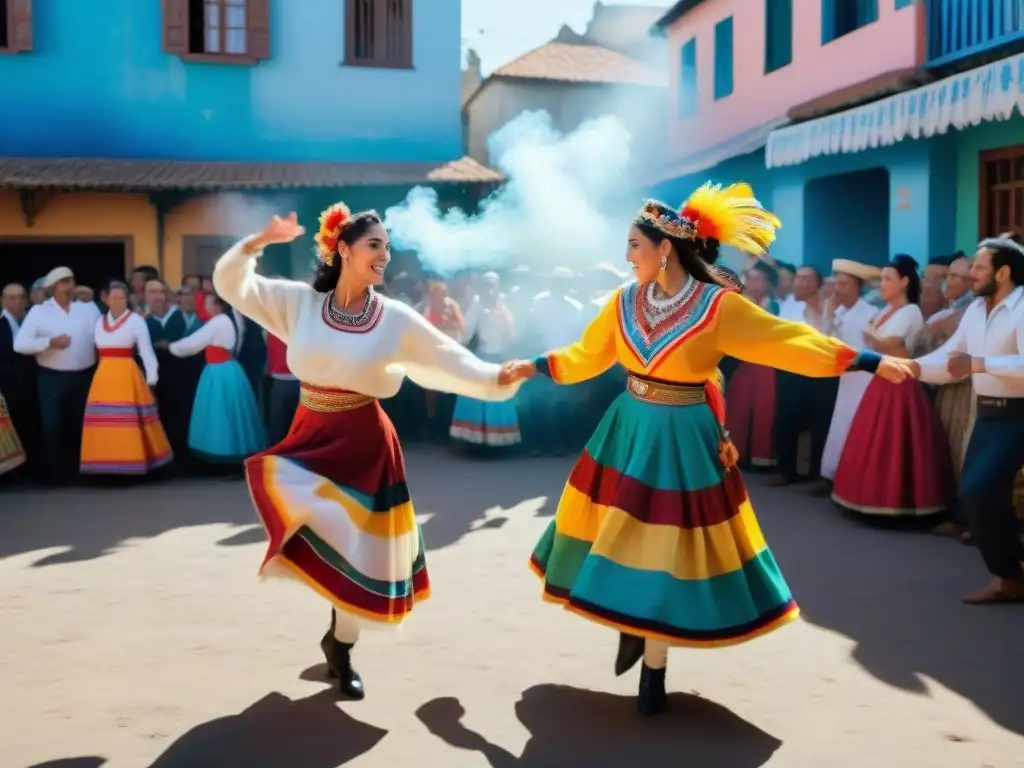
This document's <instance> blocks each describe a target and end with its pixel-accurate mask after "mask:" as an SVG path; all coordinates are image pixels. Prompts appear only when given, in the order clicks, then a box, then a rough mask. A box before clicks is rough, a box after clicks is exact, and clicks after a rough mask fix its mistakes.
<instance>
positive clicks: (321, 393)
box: [299, 385, 377, 413]
mask: <svg viewBox="0 0 1024 768" xmlns="http://www.w3.org/2000/svg"><path fill="white" fill-rule="evenodd" d="M376 399H377V398H375V397H370V396H369V395H361V394H359V393H358V392H346V391H344V390H340V389H339V390H330V389H322V388H321V387H307V386H305V385H303V386H301V387H300V389H299V402H300V403H302V405H304V406H305V407H306V408H307V409H308V410H310V411H317V412H318V413H340V412H342V411H351V410H353V409H355V408H362V407H363V406H364V405H369V404H370V403H372V402H373V401H374V400H376Z"/></svg>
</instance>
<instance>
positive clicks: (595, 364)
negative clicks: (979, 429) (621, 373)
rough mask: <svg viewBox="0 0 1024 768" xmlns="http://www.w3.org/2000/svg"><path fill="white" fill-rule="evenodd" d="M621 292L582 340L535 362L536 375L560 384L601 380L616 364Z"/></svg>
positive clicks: (592, 323)
mask: <svg viewBox="0 0 1024 768" xmlns="http://www.w3.org/2000/svg"><path fill="white" fill-rule="evenodd" d="M620 293H621V289H619V290H618V291H615V293H614V294H613V295H612V296H611V297H610V298H609V300H608V301H606V302H605V304H604V305H603V306H602V307H601V311H600V312H598V313H597V317H595V318H594V319H593V320H591V321H590V323H589V324H588V325H587V327H586V328H585V329H584V331H583V335H582V336H581V337H580V340H579V341H577V342H574V343H572V344H570V345H569V346H567V347H562V348H561V349H556V350H553V351H551V352H548V353H547V354H546V355H541V356H539V357H536V358H534V359H533V364H534V365H535V366H536V368H537V373H540V374H543V375H545V376H550V377H551V378H552V379H554V380H555V381H556V382H557V383H559V384H578V383H579V382H581V381H587V380H588V379H593V378H595V377H597V376H600V375H601V374H602V373H604V372H605V371H607V370H608V369H609V368H611V367H612V366H613V365H614V364H615V359H616V356H615V333H616V318H617V312H618V307H619V294H620Z"/></svg>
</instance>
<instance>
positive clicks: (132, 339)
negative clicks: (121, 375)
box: [93, 310, 159, 387]
mask: <svg viewBox="0 0 1024 768" xmlns="http://www.w3.org/2000/svg"><path fill="white" fill-rule="evenodd" d="M125 313H126V314H127V315H128V317H127V318H123V316H122V318H121V319H123V322H122V323H121V324H120V325H118V318H115V317H113V316H112V315H111V314H110V313H109V312H107V314H106V315H104V316H103V317H101V318H100V319H99V320H97V321H96V330H95V331H94V332H93V341H95V343H96V349H138V350H139V357H141V358H142V369H143V370H144V371H145V372H146V383H147V384H149V386H151V387H152V386H155V385H156V383H157V380H158V372H159V366H158V364H157V360H156V353H155V352H154V351H153V342H152V340H151V339H150V337H149V328H147V327H146V321H145V319H143V317H142V315H140V314H137V313H135V312H132V311H131V310H125ZM104 321H106V322H104ZM107 328H110V329H111V330H109V331H108V330H107Z"/></svg>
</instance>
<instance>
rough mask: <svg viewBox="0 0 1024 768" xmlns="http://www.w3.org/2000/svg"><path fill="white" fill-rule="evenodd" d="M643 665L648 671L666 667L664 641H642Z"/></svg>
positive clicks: (665, 645)
mask: <svg viewBox="0 0 1024 768" xmlns="http://www.w3.org/2000/svg"><path fill="white" fill-rule="evenodd" d="M644 665H645V666H647V667H649V668H650V669H664V668H665V667H667V666H668V643H666V642H665V641H664V640H644Z"/></svg>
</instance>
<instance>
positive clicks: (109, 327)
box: [103, 309, 132, 333]
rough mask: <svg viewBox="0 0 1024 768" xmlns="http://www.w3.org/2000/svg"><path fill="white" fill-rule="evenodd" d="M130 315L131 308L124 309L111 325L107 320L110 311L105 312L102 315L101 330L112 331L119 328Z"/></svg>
mask: <svg viewBox="0 0 1024 768" xmlns="http://www.w3.org/2000/svg"><path fill="white" fill-rule="evenodd" d="M131 316H132V312H131V310H130V309H126V310H125V311H124V314H123V315H121V317H120V318H118V319H117V320H115V321H114V324H113V325H111V324H110V320H109V318H110V313H109V312H107V313H106V314H105V315H103V330H104V331H106V332H107V333H113V332H114V331H116V330H117V329H118V328H120V327H121V326H122V325H124V324H125V323H127V322H128V318H129V317H131Z"/></svg>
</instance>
